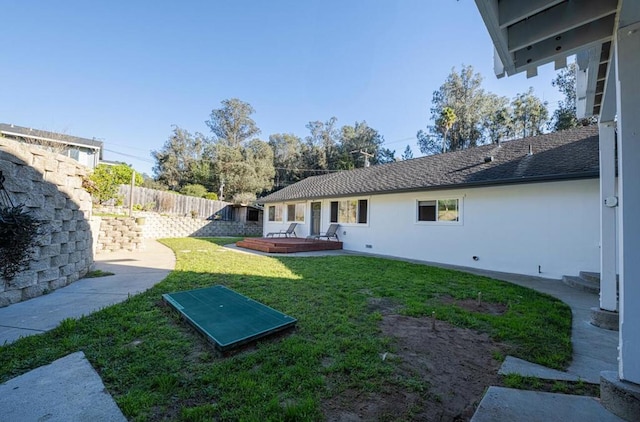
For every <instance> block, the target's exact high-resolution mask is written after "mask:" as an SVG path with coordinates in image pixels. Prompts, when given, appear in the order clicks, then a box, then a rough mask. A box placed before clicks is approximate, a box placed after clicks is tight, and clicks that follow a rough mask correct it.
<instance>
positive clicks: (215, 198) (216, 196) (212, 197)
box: [204, 192, 218, 201]
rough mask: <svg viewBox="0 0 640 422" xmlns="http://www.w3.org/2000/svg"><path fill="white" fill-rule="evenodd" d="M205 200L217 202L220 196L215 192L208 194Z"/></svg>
mask: <svg viewBox="0 0 640 422" xmlns="http://www.w3.org/2000/svg"><path fill="white" fill-rule="evenodd" d="M204 199H210V200H211V201H217V200H218V194H217V193H215V192H207V193H206V194H205V195H204Z"/></svg>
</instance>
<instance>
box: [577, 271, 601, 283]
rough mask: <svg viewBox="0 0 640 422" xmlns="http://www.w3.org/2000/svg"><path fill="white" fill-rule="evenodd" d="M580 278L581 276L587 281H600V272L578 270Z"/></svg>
mask: <svg viewBox="0 0 640 422" xmlns="http://www.w3.org/2000/svg"><path fill="white" fill-rule="evenodd" d="M580 278H583V279H585V280H587V281H593V282H595V283H600V273H592V272H590V271H580Z"/></svg>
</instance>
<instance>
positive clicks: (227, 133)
mask: <svg viewBox="0 0 640 422" xmlns="http://www.w3.org/2000/svg"><path fill="white" fill-rule="evenodd" d="M253 113H255V110H254V109H253V107H251V104H249V103H245V102H244V101H241V100H239V99H237V98H231V99H228V100H223V101H222V107H221V108H218V109H213V110H212V111H211V115H210V118H209V120H207V121H206V122H205V123H206V124H207V126H209V128H210V129H211V132H212V133H213V135H214V136H215V141H216V143H222V144H225V145H228V146H231V147H237V146H240V145H242V143H243V142H245V141H247V140H249V139H252V138H253V137H254V136H256V135H259V134H260V129H258V126H257V125H256V122H255V121H254V120H253V119H252V118H251V115H252V114H253Z"/></svg>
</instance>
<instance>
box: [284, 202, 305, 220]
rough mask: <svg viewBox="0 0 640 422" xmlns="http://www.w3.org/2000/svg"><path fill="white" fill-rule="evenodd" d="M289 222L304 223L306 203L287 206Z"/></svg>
mask: <svg viewBox="0 0 640 422" xmlns="http://www.w3.org/2000/svg"><path fill="white" fill-rule="evenodd" d="M287 221H297V222H304V202H301V203H299V204H287Z"/></svg>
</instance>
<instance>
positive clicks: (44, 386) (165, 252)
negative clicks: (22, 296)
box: [0, 240, 176, 422]
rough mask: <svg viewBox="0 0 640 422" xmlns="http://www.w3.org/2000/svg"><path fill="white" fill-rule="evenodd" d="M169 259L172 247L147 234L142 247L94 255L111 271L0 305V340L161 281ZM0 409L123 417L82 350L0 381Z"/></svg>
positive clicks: (64, 418) (51, 417) (59, 418)
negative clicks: (8, 304)
mask: <svg viewBox="0 0 640 422" xmlns="http://www.w3.org/2000/svg"><path fill="white" fill-rule="evenodd" d="M175 262H176V260H175V256H174V254H173V251H172V250H171V249H169V248H167V247H166V246H164V245H162V244H160V243H158V242H156V241H153V240H146V241H145V249H144V251H140V252H112V253H108V254H102V255H98V256H97V257H96V260H95V268H96V269H100V270H102V271H109V272H112V273H114V275H110V276H106V277H98V278H86V279H81V280H78V281H76V282H75V283H72V284H71V285H69V286H66V287H63V288H61V289H58V290H55V291H54V292H52V293H50V294H48V295H44V296H40V297H37V298H34V299H30V300H28V301H25V302H20V303H16V304H13V305H10V306H7V307H5V308H0V345H7V344H9V343H12V342H14V341H16V340H17V339H19V338H20V337H25V336H30V335H35V334H39V333H42V332H45V331H48V330H50V329H52V328H55V327H57V326H58V324H59V323H60V321H62V320H63V319H66V318H79V317H81V316H83V315H88V314H90V313H92V312H95V311H98V310H100V309H102V308H105V307H107V306H110V305H113V304H116V303H119V302H122V301H124V300H126V299H127V298H128V297H129V296H131V295H135V294H137V293H141V292H143V291H145V290H147V289H149V288H151V287H153V286H154V285H155V284H157V283H158V282H160V281H162V280H163V279H164V278H165V277H166V276H167V275H168V274H169V272H170V271H171V270H173V268H174V267H175ZM0 409H2V410H1V411H0V420H2V421H5V420H6V421H24V422H31V421H33V422H36V421H38V422H40V421H48V422H85V421H91V420H94V421H114V422H124V421H126V418H125V417H124V415H123V414H122V412H121V411H120V409H119V408H118V406H117V405H116V403H115V402H114V400H113V398H112V397H111V395H109V393H108V392H107V391H106V389H105V387H104V384H103V383H102V380H101V379H100V376H99V375H98V374H97V373H96V371H95V370H94V369H93V367H92V366H91V364H90V363H89V361H87V359H86V358H85V356H84V353H83V352H82V351H79V352H76V353H72V354H70V355H68V356H65V357H63V358H61V359H58V360H56V361H54V362H52V363H51V364H49V365H45V366H41V367H39V368H36V369H34V370H32V371H29V372H27V373H25V374H23V375H21V376H19V377H16V378H13V379H11V380H9V381H7V382H5V383H4V384H0Z"/></svg>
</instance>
